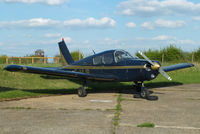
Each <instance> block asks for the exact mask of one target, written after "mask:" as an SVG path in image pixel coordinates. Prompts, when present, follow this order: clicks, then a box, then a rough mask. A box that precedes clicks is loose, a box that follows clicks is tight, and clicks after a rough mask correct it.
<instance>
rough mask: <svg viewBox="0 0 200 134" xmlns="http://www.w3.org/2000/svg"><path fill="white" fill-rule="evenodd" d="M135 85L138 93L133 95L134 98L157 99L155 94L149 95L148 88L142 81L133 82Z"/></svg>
mask: <svg viewBox="0 0 200 134" xmlns="http://www.w3.org/2000/svg"><path fill="white" fill-rule="evenodd" d="M135 85H136V91H137V92H139V94H136V95H134V96H133V97H134V98H143V99H147V100H158V97H157V96H150V93H149V90H148V89H147V88H145V86H144V83H143V82H141V83H138V82H135Z"/></svg>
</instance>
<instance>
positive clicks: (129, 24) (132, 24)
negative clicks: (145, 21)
mask: <svg viewBox="0 0 200 134" xmlns="http://www.w3.org/2000/svg"><path fill="white" fill-rule="evenodd" d="M126 27H128V28H135V27H136V24H135V23H134V22H129V23H127V24H126Z"/></svg>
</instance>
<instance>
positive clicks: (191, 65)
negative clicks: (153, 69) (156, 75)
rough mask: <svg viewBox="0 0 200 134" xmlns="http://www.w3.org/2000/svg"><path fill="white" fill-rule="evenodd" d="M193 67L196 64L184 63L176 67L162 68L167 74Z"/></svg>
mask: <svg viewBox="0 0 200 134" xmlns="http://www.w3.org/2000/svg"><path fill="white" fill-rule="evenodd" d="M193 66H194V64H188V63H182V64H175V65H171V66H167V67H162V69H163V70H164V71H165V72H169V71H174V70H178V69H183V68H188V67H193Z"/></svg>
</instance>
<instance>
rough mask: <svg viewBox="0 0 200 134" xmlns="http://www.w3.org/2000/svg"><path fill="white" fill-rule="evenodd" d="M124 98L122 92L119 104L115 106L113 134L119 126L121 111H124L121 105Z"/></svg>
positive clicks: (118, 98) (119, 96)
mask: <svg viewBox="0 0 200 134" xmlns="http://www.w3.org/2000/svg"><path fill="white" fill-rule="evenodd" d="M122 100H123V98H122V94H119V95H118V97H117V105H116V108H115V115H114V119H113V134H115V133H116V129H117V126H118V125H119V120H120V113H121V111H122V107H121V101H122Z"/></svg>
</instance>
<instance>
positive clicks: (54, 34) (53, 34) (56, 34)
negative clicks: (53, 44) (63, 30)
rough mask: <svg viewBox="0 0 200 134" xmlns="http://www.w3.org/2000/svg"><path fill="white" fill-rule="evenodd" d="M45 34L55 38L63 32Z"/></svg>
mask: <svg viewBox="0 0 200 134" xmlns="http://www.w3.org/2000/svg"><path fill="white" fill-rule="evenodd" d="M44 36H45V37H47V38H53V37H60V36H61V34H60V33H47V34H45V35H44Z"/></svg>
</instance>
